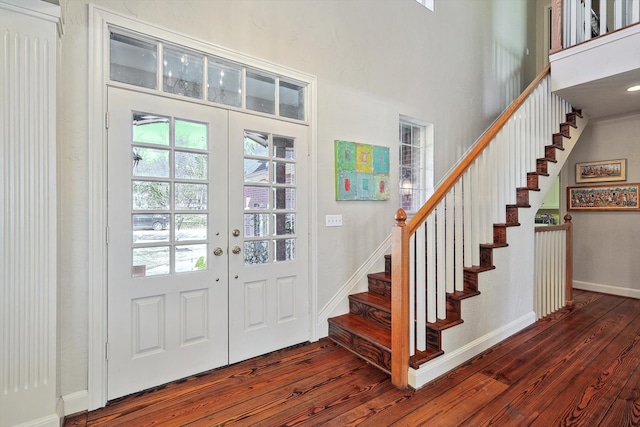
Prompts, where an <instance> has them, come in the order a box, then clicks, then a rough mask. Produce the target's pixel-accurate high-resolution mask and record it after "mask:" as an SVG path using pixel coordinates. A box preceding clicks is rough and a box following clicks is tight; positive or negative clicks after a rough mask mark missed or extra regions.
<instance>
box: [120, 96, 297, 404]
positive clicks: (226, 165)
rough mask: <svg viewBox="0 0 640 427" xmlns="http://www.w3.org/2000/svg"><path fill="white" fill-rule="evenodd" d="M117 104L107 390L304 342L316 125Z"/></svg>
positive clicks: (153, 103) (123, 100) (168, 103)
mask: <svg viewBox="0 0 640 427" xmlns="http://www.w3.org/2000/svg"><path fill="white" fill-rule="evenodd" d="M108 103H109V105H108V110H109V116H110V125H109V129H108V226H109V229H108V340H109V343H108V349H109V350H108V365H107V367H108V399H114V398H117V397H120V396H123V395H126V394H129V393H133V392H136V391H139V390H143V389H146V388H150V387H154V386H157V385H160V384H163V383H166V382H169V381H173V380H176V379H180V378H183V377H186V376H189V375H192V374H195V373H198V372H203V371H206V370H209V369H213V368H216V367H219V366H223V365H226V364H228V363H231V362H235V361H238V360H243V359H246V358H248V357H251V356H255V355H259V354H264V353H266V352H269V351H272V350H275V349H277V348H282V347H284V346H288V345H292V344H296V343H298V342H302V341H305V340H307V339H308V336H309V333H308V320H309V319H308V303H307V294H308V291H307V286H308V284H307V259H308V254H307V244H308V242H307V229H308V225H307V211H306V205H307V202H306V196H305V191H302V188H303V186H305V185H306V127H304V126H301V125H296V124H289V123H282V122H279V121H277V120H273V119H266V118H264V119H263V118H254V117H252V116H251V115H246V114H241V113H235V112H228V111H226V110H224V109H220V108H216V107H211V106H204V105H200V104H197V103H191V102H185V101H179V100H174V99H168V98H163V97H160V96H155V95H148V94H140V93H136V92H132V91H126V90H122V89H117V88H109V89H108ZM256 141H257V142H256ZM300 147H305V148H304V149H301V148H300Z"/></svg>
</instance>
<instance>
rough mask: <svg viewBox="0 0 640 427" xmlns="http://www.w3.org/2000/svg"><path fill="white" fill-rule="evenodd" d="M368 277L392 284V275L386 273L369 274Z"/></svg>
mask: <svg viewBox="0 0 640 427" xmlns="http://www.w3.org/2000/svg"><path fill="white" fill-rule="evenodd" d="M367 276H368V277H372V278H374V279H378V280H385V281H388V282H390V281H391V274H390V273H387V272H386V271H380V272H378V273H369V274H367Z"/></svg>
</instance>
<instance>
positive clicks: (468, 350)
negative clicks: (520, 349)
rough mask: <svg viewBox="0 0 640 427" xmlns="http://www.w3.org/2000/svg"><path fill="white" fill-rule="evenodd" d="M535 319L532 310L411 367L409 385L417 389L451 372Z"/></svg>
mask: <svg viewBox="0 0 640 427" xmlns="http://www.w3.org/2000/svg"><path fill="white" fill-rule="evenodd" d="M535 321H536V314H535V313H534V312H533V311H531V312H529V313H527V314H525V315H524V316H521V317H520V318H518V319H516V320H514V321H513V322H511V323H509V324H507V325H505V326H503V327H501V328H498V329H496V330H494V331H492V332H490V333H488V334H486V335H484V336H482V337H480V338H478V339H476V340H474V341H472V342H470V343H469V344H467V345H465V346H464V347H460V348H459V349H457V350H454V351H452V352H450V353H445V354H443V355H442V356H440V357H438V358H437V359H435V360H433V361H432V362H428V363H426V364H425V365H424V366H422V367H421V368H420V369H417V370H416V369H409V385H410V386H411V387H413V388H415V389H419V388H420V387H422V386H424V385H425V384H427V383H428V382H429V381H431V380H434V379H436V378H438V377H439V376H441V375H443V374H445V373H447V372H449V371H450V370H452V369H453V368H456V367H457V366H459V365H461V364H463V363H464V362H466V361H467V360H469V359H471V358H472V357H474V356H477V355H478V354H480V353H482V352H483V351H485V350H487V349H488V348H490V347H491V346H494V345H496V344H498V343H499V342H500V341H502V340H504V339H506V338H508V337H510V336H511V335H513V334H515V333H517V332H520V331H521V330H523V329H524V328H526V327H527V326H529V325H531V324H533V323H535Z"/></svg>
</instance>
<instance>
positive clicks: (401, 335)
mask: <svg viewBox="0 0 640 427" xmlns="http://www.w3.org/2000/svg"><path fill="white" fill-rule="evenodd" d="M395 219H396V225H395V226H394V227H393V229H392V230H391V383H392V384H393V385H394V386H396V387H398V388H399V389H406V388H407V386H408V384H409V232H408V228H407V227H406V221H407V213H406V212H405V211H404V210H403V209H398V211H397V212H396V216H395Z"/></svg>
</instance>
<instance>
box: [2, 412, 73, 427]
mask: <svg viewBox="0 0 640 427" xmlns="http://www.w3.org/2000/svg"><path fill="white" fill-rule="evenodd" d="M60 425H61V422H60V418H58V414H51V415H47V416H46V417H42V418H38V419H37V420H31V421H27V422H26V423H22V424H16V425H14V426H13V427H60Z"/></svg>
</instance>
